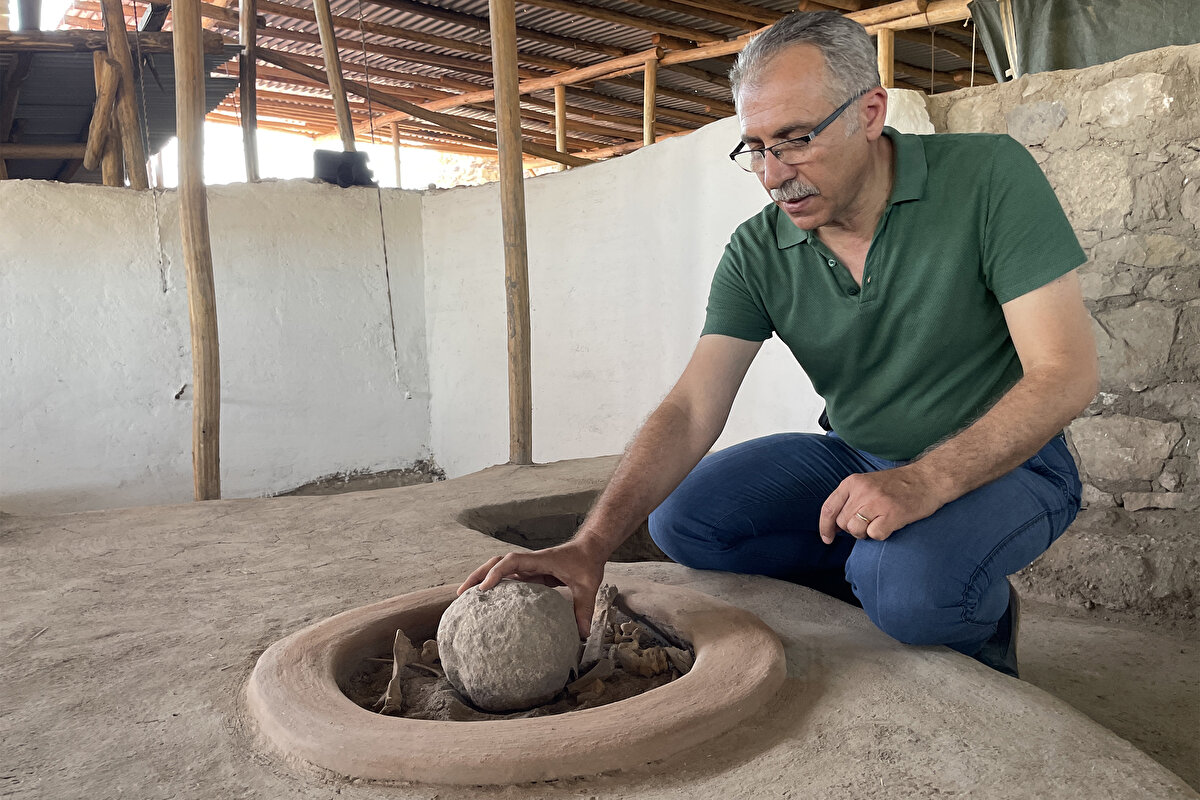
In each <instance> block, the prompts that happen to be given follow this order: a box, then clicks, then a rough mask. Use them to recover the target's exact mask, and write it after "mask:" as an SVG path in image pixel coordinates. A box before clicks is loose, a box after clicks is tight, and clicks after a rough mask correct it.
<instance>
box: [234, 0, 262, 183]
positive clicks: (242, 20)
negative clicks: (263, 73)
mask: <svg viewBox="0 0 1200 800" xmlns="http://www.w3.org/2000/svg"><path fill="white" fill-rule="evenodd" d="M256 2H257V0H242V2H241V6H240V7H239V8H238V14H239V17H238V42H239V43H240V44H241V45H242V54H241V63H240V65H239V69H238V83H239V85H240V87H239V91H240V92H241V95H240V99H241V106H240V110H241V118H242V150H243V151H245V158H246V180H247V181H249V182H251V183H254V182H256V181H258V178H259V173H258V91H257V89H258V56H257V54H256V52H255V51H256V50H257V49H258V26H257V21H258V9H257V7H256Z"/></svg>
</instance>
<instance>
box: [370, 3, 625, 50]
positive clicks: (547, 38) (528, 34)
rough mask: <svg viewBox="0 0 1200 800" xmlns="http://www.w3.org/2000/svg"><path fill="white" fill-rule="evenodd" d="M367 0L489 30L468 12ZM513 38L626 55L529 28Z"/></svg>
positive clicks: (476, 28)
mask: <svg viewBox="0 0 1200 800" xmlns="http://www.w3.org/2000/svg"><path fill="white" fill-rule="evenodd" d="M370 2H371V3H373V4H375V5H380V6H383V7H384V8H394V9H396V10H397V11H404V12H405V13H408V14H416V15H419V16H422V17H427V18H429V19H436V20H441V21H442V22H453V23H454V24H455V25H462V26H464V27H467V28H471V29H473V30H478V31H487V30H489V29H490V28H489V24H488V20H487V18H486V17H476V16H472V15H471V14H463V13H462V12H459V11H450V10H447V9H444V8H438V7H437V6H431V5H429V4H428V3H418V2H415V0H370ZM517 38H518V39H526V40H528V41H531V42H543V43H545V44H552V45H555V46H557V47H564V48H568V49H572V50H587V51H590V52H593V53H600V54H602V55H606V56H612V57H614V58H620V57H621V56H623V55H628V52H627V51H625V50H624V49H623V48H620V47H614V46H612V45H605V44H601V43H599V42H590V41H587V40H585V39H568V38H567V37H565V36H557V35H555V34H552V33H544V32H542V31H535V30H531V29H529V28H517Z"/></svg>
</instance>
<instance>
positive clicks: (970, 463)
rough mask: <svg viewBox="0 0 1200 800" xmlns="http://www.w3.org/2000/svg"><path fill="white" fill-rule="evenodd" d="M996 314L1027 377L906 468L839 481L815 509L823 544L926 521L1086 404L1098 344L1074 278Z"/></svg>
mask: <svg viewBox="0 0 1200 800" xmlns="http://www.w3.org/2000/svg"><path fill="white" fill-rule="evenodd" d="M1002 308H1003V310H1004V318H1005V321H1006V322H1007V324H1008V330H1009V335H1010V336H1011V337H1012V340H1013V345H1014V346H1015V348H1016V350H1017V356H1018V357H1019V358H1020V359H1021V368H1022V370H1023V371H1024V376H1023V377H1022V378H1021V380H1019V381H1017V383H1016V384H1014V385H1013V387H1012V388H1011V389H1009V390H1008V392H1006V393H1005V394H1004V396H1003V397H1001V398H1000V400H999V401H997V403H996V404H995V405H994V406H993V407H992V408H991V409H990V410H989V411H988V412H987V413H986V414H984V415H983V416H982V417H980V418H979V419H978V420H977V421H976V422H975V423H973V424H972V425H970V426H969V427H967V428H966V429H965V430H963V431H962V432H961V433H959V434H957V435H956V436H953V437H952V438H950V439H948V440H946V441H945V442H943V443H942V444H940V445H938V446H936V447H934V448H933V449H932V450H930V451H929V452H927V453H926V454H925V455H924V456H922V457H921V458H919V459H917V460H916V461H914V462H912V463H911V464H907V465H905V466H903V467H897V468H895V469H889V470H883V471H881V472H874V473H869V474H864V475H851V476H850V477H848V478H846V480H844V481H842V483H841V484H840V485H839V486H838V488H837V489H836V490H834V492H833V494H831V495H830V496H829V498H828V499H827V500H826V501H825V504H824V505H823V506H822V508H821V523H820V528H821V539H822V540H824V541H825V542H826V543H827V544H828V543H831V542H832V541H833V539H834V536H835V535H836V534H837V531H838V529H839V528H840V529H841V530H844V531H846V532H847V533H850V534H851V535H853V536H854V537H855V538H859V539H862V538H867V537H869V538H871V539H880V540H882V539H886V538H887V537H889V536H891V535H892V533H893V532H894V531H896V530H899V529H900V528H903V527H904V526H905V525H907V524H909V523H910V522H916V521H917V520H919V519H924V518H925V517H928V516H930V515H931V514H933V512H935V511H937V510H938V509H939V508H941V507H942V506H943V505H945V504H946V503H949V502H950V501H952V500H955V499H957V498H959V497H961V496H962V495H964V494H966V493H967V492H969V491H971V490H972V489H976V488H978V487H980V486H982V485H983V484H985V483H988V482H989V481H992V480H994V479H996V478H998V477H1000V476H1001V475H1004V474H1005V473H1007V472H1009V471H1010V470H1012V469H1015V468H1016V467H1017V466H1018V465H1020V464H1021V463H1022V462H1023V461H1025V460H1026V459H1028V458H1030V457H1032V456H1033V455H1034V454H1035V453H1036V452H1037V451H1038V450H1040V449H1041V448H1042V447H1043V446H1044V445H1045V444H1046V442H1048V441H1050V439H1051V438H1052V437H1053V436H1054V435H1055V434H1057V433H1058V432H1059V431H1061V430H1062V429H1063V428H1064V427H1065V426H1066V425H1067V423H1069V422H1070V421H1071V420H1073V419H1074V418H1075V417H1076V416H1077V415H1078V414H1079V412H1080V411H1082V410H1083V409H1084V408H1085V407H1086V406H1087V404H1088V403H1089V402H1091V400H1092V397H1094V396H1095V394H1096V389H1097V381H1098V377H1097V375H1098V373H1097V367H1096V345H1095V341H1094V340H1093V338H1092V331H1091V323H1090V322H1089V319H1088V313H1087V309H1086V308H1084V305H1083V297H1082V294H1081V292H1080V289H1079V280H1078V278H1077V276H1076V274H1075V271H1074V270H1072V271H1071V272H1068V273H1067V274H1066V275H1063V276H1062V277H1061V278H1058V279H1057V280H1054V281H1051V282H1050V283H1048V284H1046V285H1045V286H1042V287H1041V288H1039V289H1035V290H1033V291H1032V292H1029V293H1027V294H1024V295H1022V296H1020V297H1018V298H1016V299H1014V300H1010V301H1009V302H1007V303H1005V304H1004V305H1003V306H1002ZM857 514H861V515H862V516H863V517H866V518H867V519H869V520H870V523H867V522H864V521H863V520H862V519H861V518H860V517H858V516H856V515H857Z"/></svg>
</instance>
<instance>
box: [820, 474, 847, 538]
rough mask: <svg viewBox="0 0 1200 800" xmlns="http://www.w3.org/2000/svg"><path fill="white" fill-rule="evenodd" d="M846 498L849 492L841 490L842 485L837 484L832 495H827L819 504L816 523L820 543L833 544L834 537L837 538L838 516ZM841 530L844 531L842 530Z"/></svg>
mask: <svg viewBox="0 0 1200 800" xmlns="http://www.w3.org/2000/svg"><path fill="white" fill-rule="evenodd" d="M848 497H849V492H847V491H846V490H845V489H844V488H843V485H842V484H839V485H838V487H837V488H836V489H834V490H833V494H831V495H829V497H827V498H826V499H825V502H824V503H822V504H821V519H820V521H819V522H818V526H819V530H820V532H821V541H822V542H824V543H825V544H833V540H834V537H836V536H837V532H838V523H837V519H838V515H840V514H841V513H842V509H843V508H844V507H845V505H846V499H847V498H848ZM843 530H845V529H844V528H843Z"/></svg>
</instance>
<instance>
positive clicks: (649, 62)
mask: <svg viewBox="0 0 1200 800" xmlns="http://www.w3.org/2000/svg"><path fill="white" fill-rule="evenodd" d="M657 93H658V59H657V58H648V59H646V72H645V75H644V77H643V86H642V144H644V145H646V146H650V145H652V144H654V110H655V108H656V107H657V106H656V105H655V102H654V97H655V95H656V94H657Z"/></svg>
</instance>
